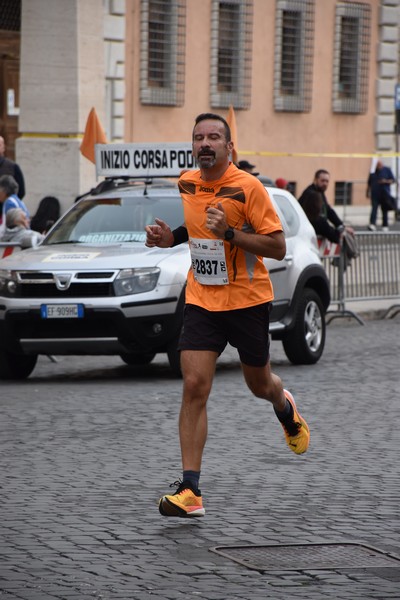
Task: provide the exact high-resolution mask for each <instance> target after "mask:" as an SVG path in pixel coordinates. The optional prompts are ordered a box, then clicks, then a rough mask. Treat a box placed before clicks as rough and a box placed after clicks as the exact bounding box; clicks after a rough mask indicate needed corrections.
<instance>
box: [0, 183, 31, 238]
mask: <svg viewBox="0 0 400 600" xmlns="http://www.w3.org/2000/svg"><path fill="white" fill-rule="evenodd" d="M0 204H1V205H2V210H1V222H0V232H3V231H4V229H5V226H6V214H7V212H8V211H9V210H11V209H12V208H22V210H23V211H24V212H25V213H26V215H27V217H28V218H29V211H28V209H27V207H26V206H25V203H24V202H23V200H21V198H20V197H19V196H18V183H17V182H16V181H15V179H14V177H13V176H12V175H2V176H1V177H0Z"/></svg>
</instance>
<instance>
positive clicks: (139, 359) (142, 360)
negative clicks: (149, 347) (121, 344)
mask: <svg viewBox="0 0 400 600" xmlns="http://www.w3.org/2000/svg"><path fill="white" fill-rule="evenodd" d="M155 355H156V354H155V352H147V353H146V352H144V353H143V354H135V353H132V354H128V353H126V354H120V357H121V358H122V360H123V361H124V362H125V363H126V364H127V365H130V366H132V367H134V366H136V365H138V366H140V365H149V364H150V363H151V361H152V360H153V358H154V357H155Z"/></svg>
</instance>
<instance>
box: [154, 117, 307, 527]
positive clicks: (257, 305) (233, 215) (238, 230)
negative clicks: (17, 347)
mask: <svg viewBox="0 0 400 600" xmlns="http://www.w3.org/2000/svg"><path fill="white" fill-rule="evenodd" d="M232 149H233V142H232V141H231V132H230V129H229V126H228V124H227V122H226V121H225V119H223V118H222V117H221V116H219V115H216V114H213V113H203V114H201V115H199V116H198V117H197V118H196V120H195V125H194V128H193V132H192V151H193V155H194V157H195V158H196V159H197V163H198V165H199V170H196V171H188V172H186V173H184V174H183V175H182V176H181V177H180V179H179V190H180V193H181V197H182V202H183V210H184V222H185V224H184V225H183V226H181V227H178V228H177V229H175V230H174V231H171V229H170V227H169V225H167V223H165V222H164V221H161V220H160V219H156V220H155V221H156V224H155V225H148V226H146V228H145V231H146V246H148V247H150V248H153V247H155V246H158V247H161V248H169V247H172V246H175V245H177V244H180V243H183V242H186V241H189V247H190V251H191V259H192V261H191V262H192V266H191V268H190V270H189V273H188V278H187V287H186V298H185V310H184V322H183V329H182V334H181V338H180V341H179V345H178V349H179V350H180V352H181V369H182V375H183V396H182V406H181V411H180V417H179V435H180V445H181V457H182V467H183V473H182V481H181V482H177V483H178V485H179V487H178V489H177V491H176V492H175V494H171V495H170V494H167V495H165V496H163V497H162V498H161V500H160V502H159V511H160V513H161V514H162V515H163V516H166V517H201V516H203V515H204V514H205V510H204V507H203V501H202V496H201V492H200V489H199V479H200V471H201V463H202V456H203V450H204V446H205V443H206V438H207V408H206V406H207V400H208V397H209V394H210V392H211V387H212V383H213V379H214V374H215V368H216V362H217V359H218V356H219V355H220V354H221V353H222V352H223V350H224V349H225V347H226V345H227V344H228V343H230V344H231V346H233V347H235V348H237V350H238V353H239V357H240V361H241V366H242V371H243V375H244V379H245V381H246V384H247V386H248V387H249V389H250V390H251V392H252V393H253V394H254V395H255V396H256V397H258V398H263V399H265V400H268V401H270V402H271V404H272V406H273V408H274V410H275V414H276V416H277V418H278V419H279V421H280V422H281V425H282V427H283V430H284V434H285V437H286V443H287V444H288V446H289V448H290V449H291V450H292V451H293V452H295V453H296V454H301V453H303V452H305V451H306V450H307V448H308V445H309V439H310V433H309V429H308V426H307V423H306V422H305V420H304V419H303V418H302V417H301V416H300V414H299V413H298V411H297V408H296V404H295V402H294V399H293V396H292V395H291V394H290V392H288V391H287V390H284V388H283V385H282V382H281V380H280V378H279V377H278V376H277V375H275V374H274V373H273V372H272V370H271V364H270V356H269V333H268V330H269V310H270V306H271V304H270V303H271V302H272V300H273V290H272V284H271V281H270V278H269V274H268V271H267V269H266V267H265V265H264V262H263V257H270V258H274V259H276V260H282V259H283V258H284V256H285V252H286V243H285V237H284V234H283V231H282V225H281V223H280V221H279V218H278V216H277V214H276V211H275V209H274V207H273V204H272V202H271V199H270V197H269V195H268V192H267V191H266V189H265V188H264V186H263V184H262V183H261V181H259V179H257V178H256V177H253V176H252V174H249V173H246V172H244V171H243V170H240V169H238V168H237V167H236V166H235V165H234V164H233V163H231V162H230V160H229V156H230V154H231V152H232ZM164 453H165V450H164ZM223 470H224V468H223V466H222V465H221V471H222V473H223ZM222 477H223V474H222ZM220 509H221V510H225V509H223V508H222V507H220Z"/></svg>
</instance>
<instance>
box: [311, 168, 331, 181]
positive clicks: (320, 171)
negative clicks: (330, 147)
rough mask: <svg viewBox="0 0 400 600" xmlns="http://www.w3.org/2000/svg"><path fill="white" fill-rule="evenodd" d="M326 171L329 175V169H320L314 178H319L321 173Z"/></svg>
mask: <svg viewBox="0 0 400 600" xmlns="http://www.w3.org/2000/svg"><path fill="white" fill-rule="evenodd" d="M324 173H325V174H326V175H329V171H327V170H326V169H318V171H315V175H314V178H315V179H318V177H319V176H320V175H323V174H324Z"/></svg>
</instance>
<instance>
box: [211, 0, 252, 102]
mask: <svg viewBox="0 0 400 600" xmlns="http://www.w3.org/2000/svg"><path fill="white" fill-rule="evenodd" d="M252 36H253V0H212V4H211V98H210V104H211V106H212V107H214V108H228V107H229V106H230V105H231V104H232V106H234V107H235V108H249V107H250V100H251V55H252Z"/></svg>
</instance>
